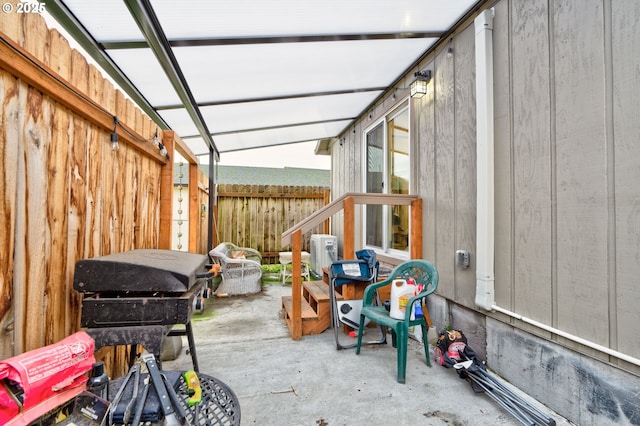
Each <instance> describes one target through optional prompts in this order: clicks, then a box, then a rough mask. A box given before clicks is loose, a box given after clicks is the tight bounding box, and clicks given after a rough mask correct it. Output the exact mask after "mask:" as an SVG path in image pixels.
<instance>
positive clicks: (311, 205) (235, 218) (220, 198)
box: [214, 184, 329, 263]
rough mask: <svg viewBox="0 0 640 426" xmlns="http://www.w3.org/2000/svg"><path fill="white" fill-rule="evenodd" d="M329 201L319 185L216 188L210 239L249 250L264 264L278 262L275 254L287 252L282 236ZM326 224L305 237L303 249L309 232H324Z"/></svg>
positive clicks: (222, 186) (325, 192)
mask: <svg viewBox="0 0 640 426" xmlns="http://www.w3.org/2000/svg"><path fill="white" fill-rule="evenodd" d="M328 202H329V190H328V189H327V188H324V187H319V186H279V185H236V184H221V185H218V186H217V204H216V214H215V224H214V238H215V241H216V244H217V243H218V242H231V243H234V244H236V245H238V246H241V247H251V248H254V249H256V250H258V251H260V253H262V256H263V258H264V263H275V262H277V261H278V252H280V251H290V250H291V245H286V246H285V245H282V238H281V237H282V233H283V232H285V231H286V230H287V229H289V228H291V227H292V226H294V225H295V224H296V223H298V222H300V221H302V220H303V219H305V218H306V217H308V216H310V215H311V214H313V213H314V212H315V211H316V210H318V209H320V208H322V207H323V206H324V205H326V204H327V203H328ZM328 229H329V228H328V222H325V223H323V224H320V225H318V226H317V227H315V228H314V229H313V231H312V232H310V233H309V234H307V235H305V237H304V240H303V242H302V247H303V250H306V251H309V240H310V238H311V234H312V233H318V234H323V233H328Z"/></svg>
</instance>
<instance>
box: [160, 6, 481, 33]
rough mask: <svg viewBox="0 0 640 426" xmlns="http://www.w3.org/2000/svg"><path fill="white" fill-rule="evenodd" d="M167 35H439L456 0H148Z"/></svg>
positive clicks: (456, 10) (453, 14)
mask: <svg viewBox="0 0 640 426" xmlns="http://www.w3.org/2000/svg"><path fill="white" fill-rule="evenodd" d="M151 3H152V5H153V8H154V10H155V11H156V13H157V14H158V19H159V20H160V22H161V24H162V26H163V27H164V28H165V32H166V34H167V37H169V38H170V39H172V38H173V39H181V38H201V37H205V36H206V37H246V36H253V37H255V36H258V37H264V36H285V35H300V34H361V33H381V32H420V31H444V30H446V29H447V28H448V27H449V26H450V25H451V23H452V22H453V21H455V20H456V19H457V18H459V17H460V16H461V15H462V14H463V13H464V12H465V11H466V10H467V9H468V8H469V5H470V4H472V3H473V2H472V1H462V0H419V1H415V0H349V1H345V0H315V1H310V0H288V1H287V0H278V1H248V0H216V1H211V0H181V1H180V2H176V1H171V0H153V1H152V2H151Z"/></svg>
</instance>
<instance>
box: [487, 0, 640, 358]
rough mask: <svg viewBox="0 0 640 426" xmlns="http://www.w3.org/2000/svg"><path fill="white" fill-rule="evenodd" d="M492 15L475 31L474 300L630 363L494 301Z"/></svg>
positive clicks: (600, 347)
mask: <svg viewBox="0 0 640 426" xmlns="http://www.w3.org/2000/svg"><path fill="white" fill-rule="evenodd" d="M493 16H494V10H493V9H487V10H485V11H484V12H482V13H481V14H480V15H478V17H477V18H476V19H475V21H474V24H475V30H476V126H477V128H476V139H477V140H476V155H477V203H478V207H477V208H478V210H477V213H476V244H477V245H476V300H475V303H476V305H477V306H478V307H480V308H482V309H484V310H486V311H497V312H500V313H503V314H505V315H508V316H510V317H512V318H516V319H518V320H520V321H522V322H525V323H527V324H531V325H533V326H535V327H538V328H540V329H542V330H546V331H548V332H550V333H553V334H556V335H558V336H562V337H564V338H565V339H569V340H572V341H574V342H576V343H579V344H581V345H584V346H586V347H589V348H592V349H595V350H597V351H600V352H603V353H606V354H607V355H610V356H613V357H615V358H618V359H621V360H623V361H626V362H628V363H631V364H633V365H637V366H640V359H638V358H634V357H632V356H629V355H627V354H624V353H622V352H618V351H616V350H613V349H610V348H608V347H606V346H602V345H599V344H597V343H594V342H591V341H589V340H586V339H583V338H581V337H579V336H575V335H573V334H569V333H566V332H564V331H562V330H559V329H557V328H554V327H550V326H548V325H546V324H543V323H541V322H538V321H535V320H533V319H531V318H527V317H525V316H522V315H520V314H517V313H515V312H512V311H509V310H507V309H504V308H501V307H500V306H498V305H496V302H495V286H494V282H495V276H494V253H495V244H494V214H495V213H494V156H493V151H494V149H493V146H494V137H493V136H494V133H493V119H494V117H493V41H492V35H493Z"/></svg>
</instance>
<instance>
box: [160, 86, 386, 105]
mask: <svg viewBox="0 0 640 426" xmlns="http://www.w3.org/2000/svg"><path fill="white" fill-rule="evenodd" d="M384 90H387V87H367V88H363V89H350V90H331V91H326V92H314V93H297V94H293V95H282V96H265V97H260V98H244V99H229V100H223V101H211V102H198V106H199V107H201V108H202V107H211V106H223V105H233V104H246V103H252V102H268V101H283V100H287V99H302V98H313V97H317V96H333V95H349V94H353V93H366V92H382V91H384ZM182 107H183V105H160V106H157V107H156V110H158V111H164V110H170V109H177V108H182Z"/></svg>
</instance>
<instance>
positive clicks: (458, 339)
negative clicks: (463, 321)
mask: <svg viewBox="0 0 640 426" xmlns="http://www.w3.org/2000/svg"><path fill="white" fill-rule="evenodd" d="M466 349H467V338H466V337H465V335H464V334H463V333H462V331H460V330H443V331H441V332H440V335H439V336H438V342H437V344H436V348H435V349H434V351H433V358H434V359H435V361H436V363H438V364H440V365H444V366H445V367H447V368H449V367H452V366H453V365H454V364H456V363H457V362H459V361H462V360H464V359H466V357H465V356H464V353H465V350H466Z"/></svg>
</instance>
